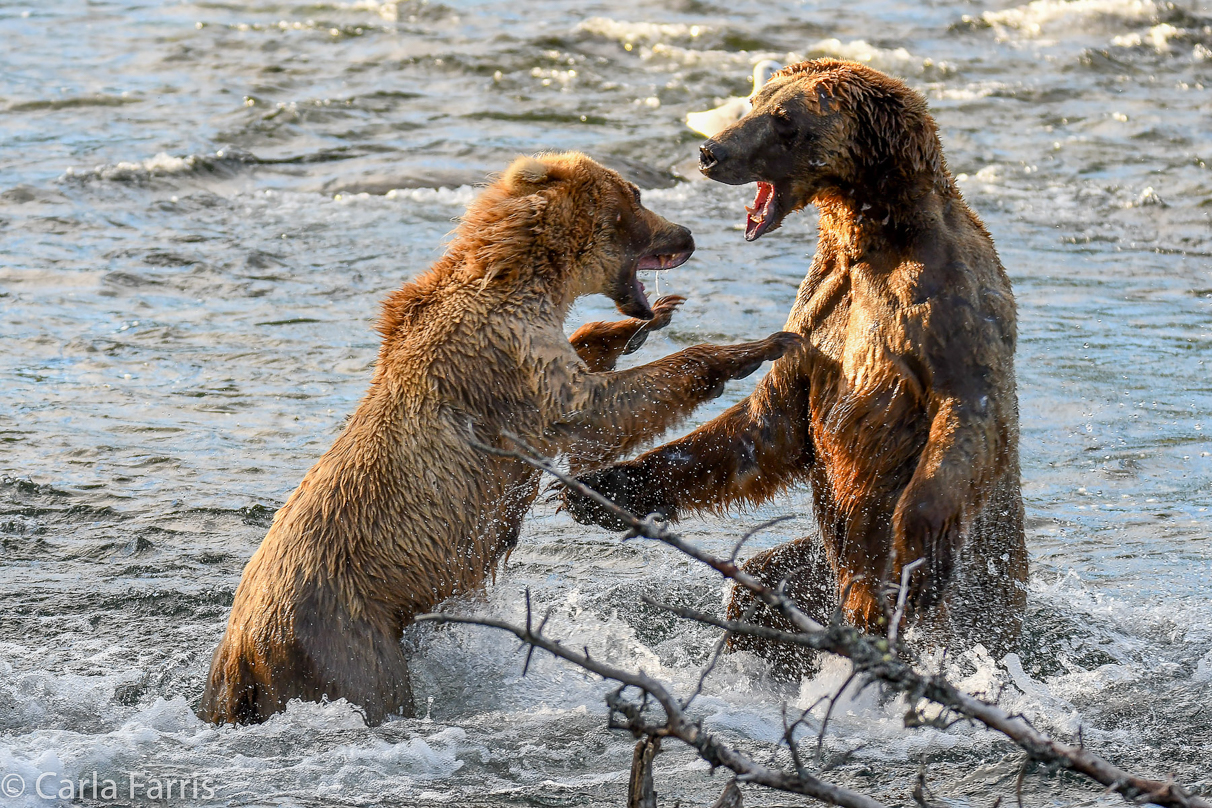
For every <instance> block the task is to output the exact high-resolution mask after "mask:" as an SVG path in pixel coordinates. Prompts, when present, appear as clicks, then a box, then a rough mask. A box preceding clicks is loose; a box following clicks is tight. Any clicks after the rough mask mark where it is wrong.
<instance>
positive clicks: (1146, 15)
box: [964, 0, 1158, 36]
mask: <svg viewBox="0 0 1212 808" xmlns="http://www.w3.org/2000/svg"><path fill="white" fill-rule="evenodd" d="M1157 14H1158V7H1157V4H1156V3H1154V2H1153V0H1032V2H1030V3H1027V4H1026V5H1024V6H1016V7H1014V8H1008V9H1005V10H1003V11H986V12H985V13H984V14H982V15H981V17H980V18H981V19H982V20H983V21H984V22H986V23H988V24H989V25H991V26H993V27H994V28H1001V29H1007V28H1011V29H1014V30H1016V31H1019V32H1021V33H1023V34H1025V35H1027V36H1039V35H1040V34H1042V33H1043V32H1044V31H1045V29H1048V28H1051V27H1053V26H1056V27H1059V25H1060V24H1063V25H1064V26H1066V27H1067V28H1069V29H1070V30H1072V27H1073V26H1080V25H1081V23H1082V21H1085V20H1090V19H1094V18H1097V17H1118V18H1122V19H1127V20H1147V19H1153V18H1155V17H1156V16H1157ZM964 19H965V20H971V18H970V17H964Z"/></svg>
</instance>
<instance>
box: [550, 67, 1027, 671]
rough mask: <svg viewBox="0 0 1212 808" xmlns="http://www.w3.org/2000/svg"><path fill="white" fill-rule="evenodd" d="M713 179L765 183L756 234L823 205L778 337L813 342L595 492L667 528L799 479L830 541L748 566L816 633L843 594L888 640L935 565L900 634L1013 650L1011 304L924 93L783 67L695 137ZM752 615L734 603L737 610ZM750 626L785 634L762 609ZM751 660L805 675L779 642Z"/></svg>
mask: <svg viewBox="0 0 1212 808" xmlns="http://www.w3.org/2000/svg"><path fill="white" fill-rule="evenodd" d="M700 169H701V170H702V172H703V173H704V174H705V175H706V176H707V177H709V178H711V179H713V180H718V181H719V182H724V183H727V184H730V185H743V184H747V183H751V182H756V183H757V196H756V199H755V200H754V202H753V205H752V207H747V208H746V210H747V211H748V217H747V220H746V228H745V238H746V240H748V241H753V240H755V239H757V238H760V237H761V236H763V235H764V234H765V233H768V232H769V231H771V230H774V229H775V228H777V227H778V226H779V225H780V224H781V223H782V221H783V218H784V217H785V216H787V214H789V213H792V212H793V211H797V210H800V209H801V208H803V207H805V206H807V205H810V204H811V205H815V206H816V207H817V209H818V210H819V211H820V224H819V240H818V242H817V249H816V255H815V257H814V259H813V261H812V266H811V268H810V269H809V270H808V274H807V276H806V277H805V278H804V281H803V283H802V284H801V286H800V288H799V293H798V295H797V297H796V302H795V305H794V307H793V308H792V311H791V315H790V317H789V318H788V320H787V326H786V328H787V330H788V331H793V332H795V333H798V334H800V335H802V336H803V337H804V338H805V339H806V341H807V344H806V346H805V347H804V349H802V350H799V351H796V352H794V353H789V354H788V355H787V356H785V357H783V358H782V359H781V360H779V361H778V362H776V363H775V365H774V366H773V367H772V368H771V370H770V373H769V374H768V375H767V376H766V377H765V378H764V379H762V381H761V382H760V383H759V384H758V386H757V389H756V390H755V391H754V392H753V394H752V395H751V396H749V397H748V398H747V399H745V400H744V401H742V402H741V403H739V404H737V405H736V406H735V407H732V408H731V409H730V410H728V411H727V412H725V413H724V414H722V415H720V416H719V417H718V418H716V419H715V420H713V421H711V422H709V423H707V424H704V425H703V426H702V427H700V428H699V429H697V430H695V431H694V432H692V433H690V434H689V435H687V436H686V437H684V438H681V439H680V440H676V441H673V442H671V443H669V444H666V445H664V446H661V447H658V448H656V449H653V450H651V451H649V452H647V453H645V454H642V455H640V456H639V457H637V458H636V459H634V460H631V461H627V462H623V463H619V464H617V465H614V466H609V467H606V468H604V469H600V470H597V471H594V472H591V473H589V474H586V475H583V476H582V477H581V479H582V481H583V482H585V483H587V484H588V485H590V486H591V487H593V488H595V489H597V490H598V491H600V492H601V493H603V494H605V495H606V496H607V497H609V498H611V499H612V500H614V501H615V502H616V503H618V504H619V505H621V506H623V507H624V508H626V509H627V510H629V511H632V512H634V513H639V514H647V513H652V512H659V513H663V514H665V515H666V516H668V517H669V518H671V519H676V518H677V517H679V516H682V515H684V514H686V513H690V512H695V511H699V512H702V511H719V510H722V509H724V508H725V507H727V506H729V505H732V504H734V503H741V504H750V505H753V504H757V503H761V502H764V501H766V500H768V499H770V498H771V497H773V496H774V495H775V494H777V493H778V492H779V491H780V490H782V489H784V488H786V487H787V486H789V485H791V484H793V483H797V482H801V481H804V480H806V481H808V482H809V483H810V484H811V488H812V494H813V502H814V510H815V514H816V519H817V522H818V524H819V531H820V536H819V539H817V538H805V539H800V540H798V541H793V542H790V543H788V544H785V545H783V546H780V547H776V548H774V549H772V550H769V551H767V552H764V553H761V554H759V555H757V556H756V557H754V558H752V559H751V560H750V561H749V562H748V563H747V564H746V570H747V571H749V572H750V573H753V574H756V575H758V576H759V577H760V578H762V579H763V580H765V581H766V582H767V583H768V584H771V585H778V584H779V583H780V582H782V581H784V580H785V581H786V586H787V591H788V592H789V593H790V594H792V595H793V596H794V597H795V598H796V600H797V602H798V603H799V605H800V606H801V607H802V608H803V609H804V610H805V611H806V612H807V613H809V614H810V615H811V616H813V617H815V618H816V619H818V620H827V619H828V618H829V615H830V614H831V612H832V610H833V609H834V608H835V607H836V606H837V605H839V603H838V600H839V598H841V597H842V596H843V595H844V598H845V600H844V602H843V603H840V606H841V607H842V609H843V610H844V613H845V615H846V616H847V618H848V619H849V620H850V621H852V622H853V624H854V625H856V626H858V627H860V628H862V629H864V630H866V631H869V632H877V631H881V633H882V631H883V630H886V620H887V618H888V617H889V616H890V611H891V610H890V609H889V608H888V604H889V600H888V598H889V595H890V591H891V596H892V597H893V598H895V591H894V590H893V589H892V587H893V586H894V585H896V584H898V583H899V582H900V580H901V571H902V569H903V568H904V567H905V566H906V565H908V564H911V563H912V562H914V561H916V560H917V559H923V563H922V564H921V565H919V566H918V567H917V568H916V570H915V571H913V572H912V575H911V578H910V580H909V592H908V607H909V608H908V611H907V620H908V621H909V623H910V624H913V625H916V626H918V627H919V628H920V629H921V630H922V631H923V632H924V633H925V634H927V636H928V637H930V638H931V642H932V643H937V644H940V645H941V644H950V645H951V646H952V647H953V648H954V647H957V646H959V647H964V646H971V645H973V644H975V643H978V642H979V643H982V644H984V645H985V646H986V647H987V648H988V649H989V650H990V651H992V652H994V653H995V654H1001V653H1003V652H1005V651H1008V650H1011V649H1012V648H1013V647H1014V644H1015V642H1016V639H1017V637H1018V634H1019V631H1020V628H1021V623H1022V614H1023V610H1024V606H1025V601H1026V590H1025V582H1026V579H1027V551H1026V544H1025V542H1024V539H1023V505H1022V497H1021V494H1020V489H1019V460H1018V401H1017V397H1016V393H1015V381H1014V347H1015V307H1014V296H1013V293H1012V292H1011V289H1010V281H1009V279H1008V278H1007V277H1006V273H1005V270H1004V269H1003V268H1002V265H1001V262H1000V260H999V259H998V256H997V252H996V251H995V250H994V247H993V241H992V239H991V238H990V236H989V233H988V231H986V230H985V227H984V225H983V224H982V223H981V220H980V219H979V218H977V216H976V214H975V213H973V212H972V210H971V209H970V208H969V207H968V206H967V205H966V204H965V203H964V199H963V197H962V196H961V195H960V192H959V190H958V189H957V188H956V186H955V181H954V180H953V179H952V177H951V175H950V173H949V172H948V170H947V164H946V161H945V160H944V159H943V153H942V147H941V145H940V143H939V139H938V133H937V129H936V127H935V124H934V121H933V119H932V118H931V117H930V114H929V113H928V112H927V110H926V104H925V101H924V100H923V99H922V98H921V97H920V96H919V95H918V94H917V93H915V92H913V91H912V90H910V89H909V88H908V87H907V86H905V85H904V84H903V83H902V82H900V81H897V80H896V79H893V78H890V77H889V76H886V75H884V74H882V73H879V72H877V71H875V70H872V69H870V68H868V67H865V66H863V65H859V64H855V63H853V62H845V61H838V60H834V59H819V60H815V61H808V62H802V63H800V64H796V65H792V66H790V67H787V68H785V69H783V70H781V71H779V72H778V73H776V74H775V75H774V77H773V78H772V79H771V80H770V82H769V83H768V84H767V85H766V86H765V87H764V88H763V89H762V90H761V91H760V92H759V93H758V94H757V95H756V96H755V97H754V99H753V110H752V112H750V114H749V115H747V116H746V117H745V118H743V119H742V120H740V121H738V122H737V123H736V124H734V125H733V126H731V127H729V128H728V129H726V130H725V131H723V132H722V133H720V134H719V135H718V136H717V137H716V138H715V139H713V140H708V141H707V142H706V143H705V144H704V145H703V147H702V150H701V162H700ZM563 497H564V499H565V503H566V505H567V506H568V508H569V510H570V512H571V513H572V514H573V516H574V517H575V518H577V519H578V520H580V521H583V522H597V523H599V524H602V525H604V526H607V527H613V528H616V529H617V528H618V527H619V525H618V524H617V523H615V521H614V520H613V519H612V518H611V516H610V515H609V514H608V513H606V512H605V511H604V510H603V509H601V508H600V507H599V506H597V505H596V504H595V503H593V502H592V501H590V500H588V499H585V498H583V497H580V496H578V495H575V494H572V493H570V492H565V493H564V494H563ZM746 594H747V593H746ZM749 603H750V599H749V598H748V597H745V596H743V595H741V594H734V597H733V599H732V602H731V603H730V605H729V608H728V611H729V615H730V616H731V617H733V618H740V617H741V616H743V615H744V613H745V611H746V609H747V608H748V607H749ZM754 617H755V618H756V619H758V620H759V621H764V622H767V623H773V624H776V625H778V626H779V627H787V624H786V623H785V622H782V618H781V617H778V616H776V615H773V614H771V613H769V612H765V611H764V610H761V609H760V610H758V613H757V614H755V615H754ZM745 647H750V648H755V649H756V650H757V651H759V652H760V653H762V654H763V655H764V656H766V657H768V658H770V659H771V661H772V662H775V663H778V665H779V666H783V667H791V668H792V669H793V670H794V669H796V668H797V665H798V663H796V661H795V655H794V654H791V653H790V650H789V649H788V648H787V647H785V646H783V647H779V646H774V645H771V644H768V643H750V644H749V645H747V646H745ZM802 661H803V660H801V662H802Z"/></svg>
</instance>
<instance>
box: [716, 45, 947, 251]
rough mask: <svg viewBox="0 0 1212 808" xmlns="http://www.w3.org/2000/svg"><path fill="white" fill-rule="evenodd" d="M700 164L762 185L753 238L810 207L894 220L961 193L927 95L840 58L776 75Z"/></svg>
mask: <svg viewBox="0 0 1212 808" xmlns="http://www.w3.org/2000/svg"><path fill="white" fill-rule="evenodd" d="M699 169H700V170H701V171H702V172H703V174H704V175H706V176H707V177H709V178H711V179H713V180H718V181H720V182H724V183H727V184H729V185H745V184H748V183H751V182H756V183H757V184H758V190H757V197H756V198H755V199H754V202H753V205H752V207H747V208H746V210H747V211H748V213H749V215H748V218H747V220H746V225H745V239H746V240H747V241H753V240H754V239H757V238H758V237H760V236H761V235H762V234H764V233H767V232H769V231H770V230H773V229H775V228H777V227H778V226H779V225H780V224H781V223H782V221H783V218H784V217H785V216H786V215H787V214H788V213H791V212H792V211H796V210H799V209H801V208H803V207H804V206H805V205H808V204H809V203H814V202H815V203H817V204H822V203H824V202H826V201H830V200H843V201H844V202H845V203H846V204H847V205H848V206H849V207H852V208H853V209H855V210H856V211H870V212H869V213H868V214H867V215H868V216H869V217H871V218H872V219H876V218H883V219H885V220H887V219H888V218H891V217H895V216H896V215H897V214H898V213H900V212H903V211H905V210H906V209H908V207H909V206H910V205H909V202H910V200H912V199H913V198H916V196H918V195H920V194H921V193H923V192H925V191H928V190H930V189H931V188H933V189H935V190H937V191H939V192H940V193H942V194H944V195H946V194H950V193H953V191H954V189H953V186H952V183H951V178H950V176H949V175H948V173H947V167H946V163H945V161H944V160H943V154H942V147H941V145H940V144H939V140H938V130H937V128H936V127H935V124H934V120H933V119H932V118H931V117H930V113H929V112H927V110H926V102H925V100H923V99H922V97H921V96H920V95H918V94H917V93H916V92H914V91H913V90H911V89H910V88H909V87H908V86H906V85H905V84H904V83H903V82H901V81H899V80H897V79H894V78H892V77H890V76H886V75H884V74H883V73H880V72H879V71H877V70H873V69H871V68H869V67H866V66H865V65H860V64H857V63H855V62H846V61H841V60H838V59H815V60H812V61H808V62H800V63H799V64H794V65H790V66H788V67H785V68H783V69H782V70H780V71H779V72H777V73H775V74H774V76H773V77H772V78H771V79H770V81H769V82H768V83H767V84H766V85H765V86H764V87H763V88H762V89H761V91H760V92H758V94H757V95H756V96H754V98H753V109H752V111H750V113H749V114H748V115H746V116H745V117H744V118H742V119H741V120H740V121H737V122H736V123H735V124H733V125H732V126H730V127H728V128H727V129H725V130H724V131H723V132H721V133H719V134H718V135H716V136H715V137H714V138H713V139H711V140H708V141H707V142H706V143H704V144H703V146H702V149H701V150H700V161H699Z"/></svg>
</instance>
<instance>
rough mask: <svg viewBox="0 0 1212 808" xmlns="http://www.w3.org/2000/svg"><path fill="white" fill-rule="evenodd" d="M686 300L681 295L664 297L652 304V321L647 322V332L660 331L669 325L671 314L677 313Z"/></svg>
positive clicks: (671, 318)
mask: <svg viewBox="0 0 1212 808" xmlns="http://www.w3.org/2000/svg"><path fill="white" fill-rule="evenodd" d="M685 302H686V298H685V297H683V296H682V295H665V296H663V297H661V298H660V299H658V300H657V302H656V303H653V304H652V319H651V320H649V321H648V325H647V330H648V331H660V330H661V329H662V328H664V327H665V326H667V325H669V323H670V322H672V320H673V313H674V312H675V311H677V310H678V309H679V308H680V307H681V305H682V304H683V303H685Z"/></svg>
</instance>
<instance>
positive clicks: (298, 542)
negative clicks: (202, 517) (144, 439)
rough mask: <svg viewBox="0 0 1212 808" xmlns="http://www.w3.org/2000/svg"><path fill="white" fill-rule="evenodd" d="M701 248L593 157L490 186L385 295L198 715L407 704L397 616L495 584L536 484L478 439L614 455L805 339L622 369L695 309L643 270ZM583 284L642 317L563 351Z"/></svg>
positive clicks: (243, 585)
mask: <svg viewBox="0 0 1212 808" xmlns="http://www.w3.org/2000/svg"><path fill="white" fill-rule="evenodd" d="M693 249H694V241H693V240H692V239H691V236H690V231H688V230H687V229H686V228H684V227H680V226H678V225H675V224H672V223H670V222H668V221H666V220H665V219H663V218H661V217H660V216H658V215H656V214H655V213H653V212H652V211H650V210H648V209H646V208H645V207H644V206H643V205H642V204H640V192H639V190H638V189H636V187H635V186H634V185H632V184H631V183H628V182H626V181H625V180H623V178H622V177H620V176H619V175H618V174H616V173H614V172H613V171H610V170H608V169H606V168H604V167H603V166H601V165H599V164H597V163H595V162H594V161H593V160H590V159H589V158H588V157H586V156H585V155H583V154H576V153H568V154H553V155H544V156H542V157H541V158H540V159H535V158H530V157H522V158H519V159H518V160H516V161H515V162H514V163H513V165H511V166H510V167H509V169H508V170H507V171H506V172H505V173H504V175H503V176H501V177H500V178H499V179H498V180H497V181H496V182H495V183H493V184H492V185H490V186H489V187H487V188H486V189H484V191H483V192H482V193H481V194H480V195H479V197H478V198H477V199H476V200H475V201H474V202H472V204H471V206H470V207H469V208H468V210H467V214H466V215H465V216H464V217H463V222H462V224H461V225H460V226H459V229H458V230H457V231H456V234H455V238H454V240H453V241H452V242H451V244H450V246H449V247H448V249H447V251H446V254H445V255H444V256H443V257H442V258H441V259H440V260H439V261H438V262H437V263H436V264H435V265H434V266H433V267H432V268H430V270H429V271H428V272H425V273H423V274H421V275H420V276H419V277H417V278H415V279H414V280H412V281H411V282H409V283H407V284H405V285H404V287H403V288H402V289H400V290H398V291H397V292H395V293H394V294H392V295H391V296H390V297H389V298H388V299H387V302H386V303H385V304H384V306H383V316H382V318H381V320H380V321H379V331H380V332H381V333H382V334H383V345H382V347H381V348H380V350H379V358H378V361H377V362H376V363H375V370H374V377H373V378H372V379H371V383H370V389H369V390H368V391H367V392H366V395H365V397H364V398H363V399H362V401H361V403H359V405H358V409H357V411H356V412H355V413H354V414H353V416H352V417H351V418H350V419H349V423H348V424H347V425H346V426H345V429H344V431H343V432H342V433H341V434H340V436H339V437H338V438H337V439H336V442H335V443H334V444H333V446H332V448H330V449H329V450H328V451H327V452H326V453H325V454H324V456H323V457H321V458H320V459H319V461H317V463H316V464H315V465H314V466H313V467H312V468H311V470H310V471H309V472H307V474H306V476H304V478H303V481H302V482H301V483H300V484H299V487H298V488H297V489H295V492H294V493H293V494H291V496H290V498H289V499H288V500H287V502H286V504H285V505H284V506H282V509H281V510H279V511H278V513H277V514H276V515H275V516H274V521H273V525H272V526H271V527H270V529H269V533H268V535H266V537H265V540H264V541H263V542H262V543H261V547H260V549H258V550H257V552H256V553H255V554H254V555H253V557H252V559H251V560H250V561H249V562H248V566H247V567H245V569H244V575H243V577H242V578H241V580H240V586H239V587H238V588H237V589H236V596H235V602H234V603H233V604H232V610H231V617H230V619H229V621H228V624H227V631H226V633H225V634H224V635H223V639H222V641H221V642H220V643H219V647H218V649H217V650H216V651H215V654H214V658H213V660H212V662H211V669H210V676H209V678H208V681H207V685H206V692H205V694H204V695H203V697H202V704H201V706H200V708H199V713H200V714H201V716H202V717H203V718H205V719H206V720H208V721H213V722H216V723H225V722H232V723H250V722H257V721H263V720H265V719H266V718H268V717H269V716H270V715H272V714H274V713H275V712H278V711H279V710H282V709H283V708H285V707H286V704H287V702H288V701H290V700H291V699H301V700H304V701H321V700H323V699H330V700H333V701H335V700H337V699H341V698H344V699H347V700H349V701H350V702H352V703H354V704H357V705H359V706H360V707H361V708H362V710H363V711H364V713H365V716H366V719H367V721H368V722H370V723H372V724H374V723H378V722H380V721H382V720H383V719H384V718H386V717H387V716H389V715H412V714H413V700H412V693H411V691H410V689H409V680H408V660H407V658H406V657H405V655H404V649H403V648H402V647H401V645H400V638H401V634H402V632H403V630H404V627H405V626H407V625H408V624H410V623H411V622H413V619H414V618H415V617H416V616H417V615H418V614H421V613H422V612H427V611H429V610H431V609H433V607H434V606H436V605H437V604H438V603H440V602H441V601H443V600H445V599H446V598H448V597H450V596H452V595H457V594H460V593H465V592H471V591H475V590H477V589H479V588H481V587H482V586H483V585H484V583H485V581H486V580H487V578H488V577H489V576H490V575H491V574H492V572H493V571H494V570H495V569H496V567H497V564H498V563H499V562H500V561H501V559H502V558H503V557H504V556H505V555H506V554H507V553H508V552H509V551H510V549H512V548H513V546H514V545H515V544H516V543H517V540H518V531H519V529H520V527H521V522H522V517H523V516H524V515H525V514H526V511H527V510H528V509H529V508H530V505H531V503H532V502H533V501H534V498H535V495H536V493H537V492H538V485H539V480H538V473H537V472H536V471H535V470H534V469H532V468H530V467H529V466H527V465H525V464H524V463H521V462H519V461H517V460H514V459H511V458H506V457H497V456H492V455H489V454H486V453H485V452H484V451H482V448H481V447H482V446H483V445H484V444H495V445H497V446H498V447H502V448H508V447H510V446H511V444H509V443H508V441H507V440H506V439H505V438H504V437H503V433H505V432H510V433H513V434H516V435H519V436H521V437H522V438H523V439H524V440H525V441H526V442H527V443H529V444H530V445H532V446H535V447H537V448H538V449H539V450H540V451H543V452H546V453H548V454H551V455H555V454H565V455H566V456H568V457H569V460H570V462H571V463H572V464H573V466H574V467H579V466H581V465H582V464H589V463H592V464H594V465H601V464H602V463H604V462H608V461H610V460H613V459H614V458H616V457H619V456H621V455H622V454H623V453H624V452H627V451H630V450H631V449H632V448H634V447H636V446H637V445H638V444H639V443H641V442H643V441H645V440H650V439H652V438H653V437H655V436H657V435H659V434H661V433H662V432H664V431H665V429H667V428H668V427H670V426H672V425H673V424H675V423H677V422H678V421H679V420H681V419H682V418H684V417H685V416H686V415H688V414H689V413H690V412H692V411H693V410H694V408H695V407H696V406H698V405H699V404H701V403H702V402H704V401H706V400H708V399H710V398H712V397H714V396H717V395H719V393H720V392H721V391H722V389H723V386H724V384H725V383H726V382H727V381H729V380H730V379H736V378H741V377H743V376H746V375H748V374H749V373H752V372H753V371H754V370H756V369H757V368H758V367H759V366H760V365H761V364H762V362H763V361H765V360H767V359H776V358H778V357H780V356H782V355H783V353H784V352H785V351H786V350H787V349H788V348H789V347H792V346H796V345H799V344H800V342H801V340H800V338H799V337H797V336H795V335H792V334H776V335H774V336H772V337H771V338H769V339H765V340H761V341H759V342H750V343H744V344H741V345H732V346H716V345H697V346H693V347H690V348H685V349H683V350H681V351H679V352H677V353H675V354H672V355H670V356H667V357H665V358H663V359H660V360H657V361H655V362H651V363H649V364H647V365H641V366H639V367H635V368H630V369H627V370H623V371H618V372H612V371H613V368H614V363H615V360H616V359H617V358H618V356H619V354H620V353H625V352H626V351H627V350H628V349H629V348H630V347H633V346H635V345H636V344H638V341H639V340H640V339H642V338H643V335H644V334H646V333H647V331H649V330H651V328H652V326H653V325H655V326H656V327H659V326H660V325H662V324H664V323H666V322H668V321H669V316H670V315H671V314H672V311H673V309H674V308H676V306H677V304H678V303H679V302H680V298H672V299H671V298H665V299H663V300H662V301H658V302H657V304H656V305H655V306H652V307H650V306H649V304H648V300H647V298H646V297H645V294H644V290H643V287H642V285H641V284H640V282H639V281H638V280H637V278H636V272H637V270H641V269H657V268H661V269H668V268H672V267H675V266H678V265H680V264H681V263H683V262H684V261H685V260H686V259H687V258H689V257H690V253H691V251H693ZM588 294H604V295H607V296H609V297H610V298H611V299H613V300H614V301H615V303H616V304H617V305H618V307H619V309H620V310H621V311H622V312H623V313H624V314H630V315H632V316H633V317H634V318H635V319H632V320H627V321H624V322H622V323H594V324H590V325H588V326H586V327H584V328H582V329H581V330H580V331H578V332H577V333H576V334H574V335H573V340H572V343H570V342H569V340H568V339H567V338H566V337H565V335H564V319H565V317H566V316H567V315H568V310H569V308H570V307H571V306H572V304H573V303H574V301H576V299H577V298H578V297H582V296H584V295H588ZM477 444H479V446H477Z"/></svg>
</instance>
